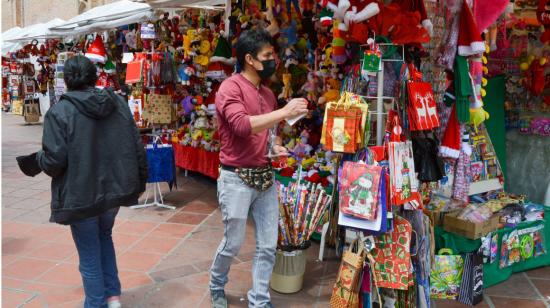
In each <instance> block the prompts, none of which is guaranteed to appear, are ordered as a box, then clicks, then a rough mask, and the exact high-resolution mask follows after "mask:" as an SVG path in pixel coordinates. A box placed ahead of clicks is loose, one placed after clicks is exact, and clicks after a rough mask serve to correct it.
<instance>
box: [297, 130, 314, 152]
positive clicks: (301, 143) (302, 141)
mask: <svg viewBox="0 0 550 308" xmlns="http://www.w3.org/2000/svg"><path fill="white" fill-rule="evenodd" d="M308 141H309V132H308V131H307V130H303V131H302V133H301V134H300V138H299V139H298V143H297V144H296V146H295V147H294V149H293V151H294V154H295V155H296V156H298V157H300V158H304V157H305V156H309V155H310V153H311V151H313V147H312V146H311V145H309V144H308Z"/></svg>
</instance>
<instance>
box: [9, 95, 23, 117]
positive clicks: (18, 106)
mask: <svg viewBox="0 0 550 308" xmlns="http://www.w3.org/2000/svg"><path fill="white" fill-rule="evenodd" d="M11 112H12V113H13V114H16V115H23V100H20V99H16V100H13V101H12V102H11Z"/></svg>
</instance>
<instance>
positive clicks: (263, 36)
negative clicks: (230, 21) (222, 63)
mask: <svg viewBox="0 0 550 308" xmlns="http://www.w3.org/2000/svg"><path fill="white" fill-rule="evenodd" d="M266 45H273V40H272V38H271V35H270V34H269V32H267V31H266V30H264V29H260V28H256V29H251V30H247V31H244V32H243V33H241V36H240V37H239V39H238V40H237V44H236V50H237V62H238V65H239V67H240V68H241V69H242V70H244V66H245V60H244V58H245V56H246V55H247V54H250V55H252V56H253V57H255V58H256V57H257V56H258V53H259V52H260V50H261V49H262V48H263V47H264V46H266Z"/></svg>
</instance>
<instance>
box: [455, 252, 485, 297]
mask: <svg viewBox="0 0 550 308" xmlns="http://www.w3.org/2000/svg"><path fill="white" fill-rule="evenodd" d="M458 301H459V302H461V303H463V304H466V305H470V306H474V305H477V304H479V303H481V301H483V256H482V255H481V254H479V253H468V254H466V256H465V257H464V270H463V273H462V284H461V285H460V293H459V295H458Z"/></svg>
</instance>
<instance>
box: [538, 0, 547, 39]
mask: <svg viewBox="0 0 550 308" xmlns="http://www.w3.org/2000/svg"><path fill="white" fill-rule="evenodd" d="M537 19H538V20H539V22H540V23H541V24H542V25H543V26H544V33H543V34H542V35H541V37H540V41H541V42H543V43H545V44H546V43H548V42H549V41H550V0H539V6H538V9H537Z"/></svg>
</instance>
